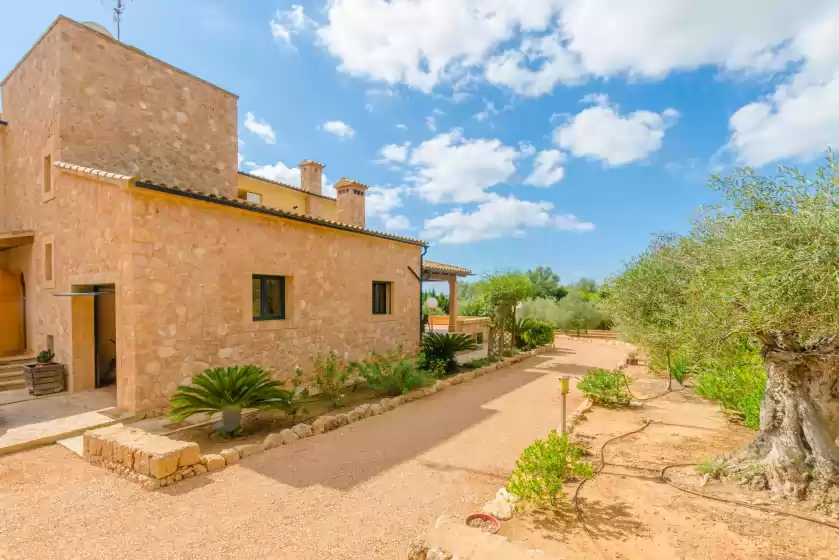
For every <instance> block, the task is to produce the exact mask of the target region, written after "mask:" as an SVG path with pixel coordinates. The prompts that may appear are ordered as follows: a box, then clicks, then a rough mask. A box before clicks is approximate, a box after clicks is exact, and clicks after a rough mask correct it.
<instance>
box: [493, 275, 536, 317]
mask: <svg viewBox="0 0 839 560" xmlns="http://www.w3.org/2000/svg"><path fill="white" fill-rule="evenodd" d="M484 280H485V282H486V287H485V296H484V297H485V299H486V301H487V303H488V305H489V307H490V309H495V308H497V307H499V306H509V307H515V306H516V305H517V304H518V303H519V302H521V301H524V300H526V299H529V298H531V297H533V290H534V288H533V282H531V281H530V278H528V277H527V276H526V275H525V274H522V273H520V272H513V271H509V272H502V273H497V274H493V275H488V276H486V277H485V279H484Z"/></svg>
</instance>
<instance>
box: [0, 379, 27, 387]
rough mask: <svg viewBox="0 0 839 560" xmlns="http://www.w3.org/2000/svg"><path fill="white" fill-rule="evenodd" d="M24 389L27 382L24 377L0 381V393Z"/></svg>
mask: <svg viewBox="0 0 839 560" xmlns="http://www.w3.org/2000/svg"><path fill="white" fill-rule="evenodd" d="M24 387H26V382H25V381H24V380H23V376H21V377H20V378H18V379H0V391H10V390H12V389H23V388H24Z"/></svg>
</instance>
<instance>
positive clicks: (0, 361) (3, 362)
mask: <svg viewBox="0 0 839 560" xmlns="http://www.w3.org/2000/svg"><path fill="white" fill-rule="evenodd" d="M35 358H36V356H35V355H25V356H7V357H5V358H0V368H3V367H20V366H22V365H25V364H31V363H33V362H35Z"/></svg>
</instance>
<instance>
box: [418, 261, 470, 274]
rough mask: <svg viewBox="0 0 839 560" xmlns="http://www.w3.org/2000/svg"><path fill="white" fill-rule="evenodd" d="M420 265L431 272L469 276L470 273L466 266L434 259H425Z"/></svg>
mask: <svg viewBox="0 0 839 560" xmlns="http://www.w3.org/2000/svg"><path fill="white" fill-rule="evenodd" d="M422 267H423V268H424V269H425V270H428V271H431V272H440V273H443V274H454V275H456V276H471V275H472V271H471V270H469V269H468V268H463V267H460V266H454V265H451V264H443V263H439V262H436V261H429V260H425V261H423V263H422Z"/></svg>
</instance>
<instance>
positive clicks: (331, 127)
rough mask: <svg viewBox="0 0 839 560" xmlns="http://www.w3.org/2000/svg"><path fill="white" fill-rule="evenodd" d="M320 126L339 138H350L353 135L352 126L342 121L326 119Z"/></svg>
mask: <svg viewBox="0 0 839 560" xmlns="http://www.w3.org/2000/svg"><path fill="white" fill-rule="evenodd" d="M321 128H322V129H323V130H325V131H326V132H329V133H330V134H334V135H335V136H338V137H340V138H352V137H353V136H355V130H354V129H353V127H351V126H350V125H348V124H347V123H345V122H343V121H327V122H325V123H323V126H321Z"/></svg>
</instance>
